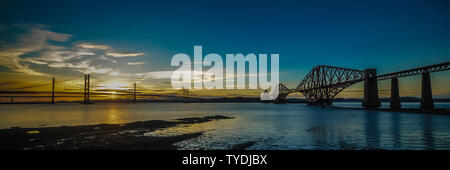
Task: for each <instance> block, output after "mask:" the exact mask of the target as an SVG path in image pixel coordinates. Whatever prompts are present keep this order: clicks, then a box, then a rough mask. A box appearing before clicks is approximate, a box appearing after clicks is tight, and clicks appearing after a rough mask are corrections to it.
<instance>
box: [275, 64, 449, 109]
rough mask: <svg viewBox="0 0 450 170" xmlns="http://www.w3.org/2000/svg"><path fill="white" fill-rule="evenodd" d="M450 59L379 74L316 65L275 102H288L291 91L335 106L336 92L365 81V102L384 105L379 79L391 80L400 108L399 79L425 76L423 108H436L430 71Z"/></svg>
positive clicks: (393, 105) (393, 98) (311, 101)
mask: <svg viewBox="0 0 450 170" xmlns="http://www.w3.org/2000/svg"><path fill="white" fill-rule="evenodd" d="M449 65H450V62H444V63H440V64H434V65H429V66H424V67H419V68H413V69H408V70H403V71H398V72H393V73H387V74H382V75H377V70H376V69H374V68H371V69H366V70H355V69H349V68H341V67H334V66H326V65H320V66H316V67H314V68H313V69H312V70H311V71H310V72H309V73H308V74H307V75H306V77H305V78H304V79H303V80H302V81H301V82H300V84H299V85H298V86H297V87H296V88H294V89H289V88H287V87H286V86H285V85H283V84H281V83H280V84H279V86H278V90H279V93H278V96H277V97H276V98H275V99H274V100H273V102H274V103H278V104H279V103H285V102H286V97H287V96H288V95H289V94H291V93H301V94H303V96H305V97H306V99H307V100H308V103H309V104H320V105H331V104H332V102H333V99H334V97H335V96H336V95H338V94H339V93H340V92H342V91H343V90H344V89H346V88H347V87H349V86H351V85H353V84H356V83H359V82H362V81H364V99H363V102H362V105H363V106H364V107H368V108H376V107H380V100H379V98H378V83H377V82H378V81H382V80H388V79H390V80H391V100H390V107H391V108H400V107H401V103H400V95H399V89H398V78H400V77H408V76H414V75H418V74H421V75H422V96H421V97H422V98H421V103H420V108H421V109H433V108H434V103H433V98H432V93H431V80H430V73H432V72H438V71H445V70H448V69H450V66H449Z"/></svg>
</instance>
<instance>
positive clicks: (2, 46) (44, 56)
mask: <svg viewBox="0 0 450 170" xmlns="http://www.w3.org/2000/svg"><path fill="white" fill-rule="evenodd" d="M48 28H49V27H48V26H45V25H13V26H4V27H1V29H0V31H1V32H2V34H4V35H6V36H7V37H2V40H0V66H5V67H7V68H9V69H10V70H11V72H13V73H19V74H27V75H38V76H48V74H46V73H44V72H39V71H36V70H34V69H33V68H34V67H32V66H36V65H41V66H40V67H39V68H42V66H47V67H48V68H54V69H67V70H71V71H77V72H82V73H98V74H109V75H123V76H135V75H134V74H121V73H119V71H120V70H119V69H117V68H116V69H115V68H114V67H113V66H111V65H110V63H108V62H111V63H113V64H117V63H118V61H116V60H114V58H116V57H135V56H140V55H144V54H145V53H138V52H113V49H112V48H111V47H110V46H109V45H104V44H92V43H89V42H82V43H78V44H74V45H68V46H67V45H65V46H62V45H55V44H53V43H52V42H67V41H69V40H70V38H71V37H73V35H71V34H64V33H57V32H53V31H50V30H49V29H48ZM3 39H5V40H8V41H4V40H3ZM65 44H66V43H65ZM105 61H108V62H105ZM123 64H127V65H141V64H145V63H144V62H125V63H123Z"/></svg>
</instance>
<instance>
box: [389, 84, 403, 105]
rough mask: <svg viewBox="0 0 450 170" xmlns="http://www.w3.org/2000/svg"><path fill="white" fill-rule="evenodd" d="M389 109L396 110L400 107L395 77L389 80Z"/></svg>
mask: <svg viewBox="0 0 450 170" xmlns="http://www.w3.org/2000/svg"><path fill="white" fill-rule="evenodd" d="M389 106H390V107H391V108H393V109H398V108H400V107H401V102H400V94H399V90H398V78H397V77H393V78H392V79H391V101H390V105H389Z"/></svg>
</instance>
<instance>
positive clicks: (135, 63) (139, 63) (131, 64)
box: [127, 62, 145, 66]
mask: <svg viewBox="0 0 450 170" xmlns="http://www.w3.org/2000/svg"><path fill="white" fill-rule="evenodd" d="M127 64H128V65H130V66H135V65H142V64H145V62H128V63H127Z"/></svg>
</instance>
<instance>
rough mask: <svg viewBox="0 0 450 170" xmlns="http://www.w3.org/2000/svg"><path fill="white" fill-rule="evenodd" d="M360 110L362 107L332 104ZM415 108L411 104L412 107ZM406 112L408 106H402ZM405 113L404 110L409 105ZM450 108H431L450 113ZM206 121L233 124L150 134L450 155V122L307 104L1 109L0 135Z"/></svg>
mask: <svg viewBox="0 0 450 170" xmlns="http://www.w3.org/2000/svg"><path fill="white" fill-rule="evenodd" d="M334 105H337V106H349V107H359V106H360V103H335V104H334ZM415 105H417V106H418V104H414V106H413V104H411V107H415ZM404 106H405V105H404ZM406 106H408V105H406ZM449 106H450V104H449V103H437V104H436V107H441V108H445V107H446V108H449ZM206 115H227V116H233V117H235V119H229V120H217V121H212V122H207V123H202V124H194V125H182V126H177V127H173V128H167V129H163V130H157V131H154V132H150V133H147V134H145V135H148V136H170V135H178V134H184V133H193V132H204V135H202V136H201V137H199V138H195V139H191V140H186V141H182V142H179V143H177V144H176V145H177V146H179V147H180V148H181V149H228V148H230V147H231V146H233V145H235V144H239V143H244V142H250V141H254V142H256V143H255V144H254V145H252V146H251V147H249V148H247V149H281V150H284V149H450V116H447V115H430V114H412V113H395V112H380V111H366V110H350V109H349V110H347V109H333V108H321V107H315V106H307V105H305V104H285V105H276V104H259V103H254V104H248V103H239V104H237V103H223V104H216V103H212V104H205V103H196V104H184V103H142V104H95V105H80V104H56V105H45V104H43V105H41V104H32V105H26V104H23V105H22V104H18V105H0V128H2V129H3V128H10V127H15V126H20V127H42V126H61V125H86V124H99V123H127V122H133V121H140V120H155V119H159V120H171V119H176V118H185V117H199V116H206Z"/></svg>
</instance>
